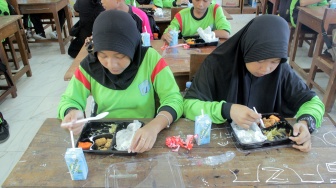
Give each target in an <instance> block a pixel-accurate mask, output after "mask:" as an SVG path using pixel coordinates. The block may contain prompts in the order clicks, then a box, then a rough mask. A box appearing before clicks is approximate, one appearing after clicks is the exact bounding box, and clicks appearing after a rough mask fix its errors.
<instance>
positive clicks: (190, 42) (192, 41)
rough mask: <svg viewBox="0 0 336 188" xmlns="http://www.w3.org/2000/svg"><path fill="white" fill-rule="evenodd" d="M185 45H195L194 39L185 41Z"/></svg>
mask: <svg viewBox="0 0 336 188" xmlns="http://www.w3.org/2000/svg"><path fill="white" fill-rule="evenodd" d="M186 42H187V44H195V39H194V38H190V39H187V40H186Z"/></svg>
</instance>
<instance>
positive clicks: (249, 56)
mask: <svg viewBox="0 0 336 188" xmlns="http://www.w3.org/2000/svg"><path fill="white" fill-rule="evenodd" d="M288 40H289V28H288V24H287V22H286V21H285V20H284V19H283V18H281V17H279V16H275V15H263V16H259V17H256V18H254V19H253V20H251V21H250V22H249V23H248V24H247V25H246V26H245V27H244V28H242V29H241V30H240V31H238V32H237V33H236V34H235V35H233V36H232V37H231V38H229V39H228V40H227V41H226V42H225V43H223V44H222V45H220V46H219V47H217V48H216V49H215V50H214V51H213V52H212V53H211V54H210V55H209V56H208V57H207V58H206V59H205V61H204V62H203V63H202V65H201V67H200V69H199V71H198V72H197V73H196V75H195V77H194V79H193V81H192V84H191V87H190V89H189V90H188V91H187V93H186V95H185V100H184V115H185V116H186V118H189V119H192V120H194V119H195V116H197V115H199V114H200V110H201V109H203V110H204V113H206V114H209V116H210V117H211V119H212V121H213V122H214V123H223V122H226V121H228V120H229V121H231V120H232V121H234V122H235V123H237V124H238V125H239V126H241V127H243V128H249V126H251V125H252V123H254V122H259V119H260V118H261V115H260V114H257V113H255V112H254V111H253V110H252V109H253V107H255V108H256V109H257V110H258V112H259V113H273V112H275V113H279V114H281V115H282V116H283V117H285V118H289V117H290V118H292V117H295V118H296V120H297V123H296V124H294V125H293V129H294V133H293V134H294V135H295V137H290V139H291V140H292V141H294V142H296V143H297V144H298V145H293V147H294V148H296V149H299V150H300V151H305V152H307V151H309V150H310V149H311V137H310V133H312V132H313V131H314V129H315V128H317V127H320V126H321V122H322V118H323V114H324V105H323V103H322V101H321V100H320V99H319V98H318V96H316V93H315V92H313V91H311V90H310V89H309V88H308V86H307V85H306V84H305V83H304V81H303V80H302V79H301V78H300V77H298V76H297V74H296V73H295V72H294V70H293V69H292V68H291V67H290V66H289V64H288V63H286V61H287V46H288Z"/></svg>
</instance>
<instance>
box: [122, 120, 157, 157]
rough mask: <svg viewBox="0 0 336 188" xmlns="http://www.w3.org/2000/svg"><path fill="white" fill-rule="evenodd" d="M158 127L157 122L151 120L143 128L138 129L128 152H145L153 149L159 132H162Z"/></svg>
mask: <svg viewBox="0 0 336 188" xmlns="http://www.w3.org/2000/svg"><path fill="white" fill-rule="evenodd" d="M157 127H158V125H156V124H155V122H153V121H151V122H149V123H148V124H146V125H145V126H143V127H142V128H140V129H138V130H137V131H136V132H135V134H134V137H133V140H132V143H131V146H130V149H129V151H128V152H132V153H134V152H137V153H143V152H145V151H149V150H150V149H152V147H153V145H154V143H155V141H156V138H157V134H158V133H159V132H160V130H158V129H157Z"/></svg>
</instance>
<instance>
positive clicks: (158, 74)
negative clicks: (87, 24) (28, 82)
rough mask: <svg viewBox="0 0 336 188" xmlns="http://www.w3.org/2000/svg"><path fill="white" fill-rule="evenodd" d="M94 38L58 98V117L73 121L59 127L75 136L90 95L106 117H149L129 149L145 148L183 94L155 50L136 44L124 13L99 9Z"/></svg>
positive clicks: (174, 115)
mask: <svg viewBox="0 0 336 188" xmlns="http://www.w3.org/2000/svg"><path fill="white" fill-rule="evenodd" d="M120 20H122V21H120ZM93 38H94V49H93V53H90V54H89V55H88V56H87V57H86V58H85V59H84V60H83V61H82V62H81V63H80V66H79V67H78V68H77V70H76V71H75V73H74V76H73V77H72V79H71V80H70V82H69V85H68V87H67V89H66V91H65V92H64V93H63V95H62V96H61V100H60V103H59V106H58V118H60V119H62V120H63V121H62V122H63V123H66V122H72V124H71V125H70V126H62V125H61V126H62V128H65V129H70V130H73V132H74V134H79V133H80V132H81V131H82V129H83V123H79V124H75V123H74V122H75V121H76V120H79V119H82V118H84V110H85V108H86V105H87V104H86V103H87V98H88V97H89V96H90V95H92V97H93V99H94V101H95V103H96V104H97V114H98V113H102V112H109V114H108V116H107V117H106V118H129V119H138V118H153V119H152V120H151V121H150V122H149V123H147V124H146V125H144V126H143V127H142V128H140V129H139V130H137V131H136V133H135V135H134V137H133V140H132V143H131V147H130V148H129V152H140V153H141V152H145V151H148V150H150V149H151V148H152V147H153V145H154V143H155V141H156V138H157V135H158V133H159V132H160V131H161V130H162V129H164V128H167V127H169V126H170V124H171V123H172V122H174V121H175V120H177V119H179V118H180V117H181V115H182V113H183V98H182V96H181V94H180V92H179V87H178V85H177V84H176V81H175V79H174V76H173V73H172V71H171V70H170V68H169V66H168V65H167V63H166V62H165V60H164V59H163V58H162V57H161V56H160V54H159V53H158V52H157V51H155V50H154V49H153V48H150V47H143V46H142V45H141V42H140V41H141V36H140V33H139V32H138V30H137V26H136V23H135V22H134V20H133V18H132V16H131V15H130V14H128V13H126V12H123V11H119V10H107V11H104V12H102V13H100V15H99V16H98V17H97V18H96V20H95V22H94V25H93ZM156 94H157V96H158V98H159V101H160V106H159V107H158V109H155V97H154V96H155V95H156Z"/></svg>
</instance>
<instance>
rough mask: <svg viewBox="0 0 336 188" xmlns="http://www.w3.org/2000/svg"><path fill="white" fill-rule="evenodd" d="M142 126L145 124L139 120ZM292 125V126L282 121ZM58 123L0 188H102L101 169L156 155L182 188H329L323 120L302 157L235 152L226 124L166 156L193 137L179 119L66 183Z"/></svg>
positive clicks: (45, 130) (95, 161) (334, 159)
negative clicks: (214, 160)
mask: <svg viewBox="0 0 336 188" xmlns="http://www.w3.org/2000/svg"><path fill="white" fill-rule="evenodd" d="M140 120H141V121H143V122H145V123H146V122H148V121H149V120H150V119H140ZM288 121H289V122H290V123H291V124H293V122H294V120H293V119H290V120H288ZM60 123H61V121H60V120H59V119H55V118H50V119H47V120H46V121H45V122H44V123H43V125H42V126H41V128H40V129H39V131H38V132H37V134H36V136H35V137H34V139H33V141H32V142H31V143H30V145H29V147H28V148H27V150H26V151H25V153H24V154H23V156H22V157H21V159H20V161H19V162H18V163H17V164H16V166H15V167H14V169H13V170H12V172H11V174H10V175H9V176H8V178H7V179H6V180H5V182H4V184H3V185H2V186H3V187H4V188H5V187H39V186H43V187H104V186H105V172H106V169H107V168H108V167H109V166H110V165H111V164H115V163H117V162H125V161H137V160H139V159H147V158H150V157H155V156H158V155H161V154H165V153H170V154H172V155H174V156H175V157H176V158H177V160H178V163H179V166H180V171H181V175H182V178H183V180H184V184H185V186H186V187H237V186H249V187H252V186H254V187H264V186H287V187H288V186H289V187H316V186H322V187H335V183H336V153H335V147H336V129H335V126H334V125H332V123H331V122H330V120H329V119H328V118H324V121H323V125H322V126H321V128H319V129H317V131H316V132H315V133H313V134H312V150H311V151H310V152H308V153H303V152H300V151H297V150H295V149H293V148H291V147H289V148H277V149H268V150H262V151H257V152H241V151H238V150H237V148H236V147H235V145H234V142H233V140H232V135H231V133H229V132H228V130H227V129H226V126H228V125H227V124H224V125H212V129H211V135H212V136H211V142H210V144H207V145H201V146H198V145H196V144H195V145H194V147H193V149H192V150H191V151H188V150H186V149H180V150H179V151H178V152H172V151H171V149H169V148H168V147H167V146H166V145H165V139H166V137H168V136H177V135H182V136H183V135H187V134H194V122H193V121H190V120H188V119H180V120H178V121H177V122H175V123H174V124H173V125H172V126H171V127H170V128H169V129H165V130H163V131H161V132H160V134H159V135H158V137H157V141H156V143H155V144H154V147H153V148H152V149H151V150H150V151H148V152H145V153H142V154H137V155H136V156H132V157H131V156H113V155H97V154H88V153H85V156H86V161H87V164H88V168H89V173H88V178H87V180H83V181H72V180H71V178H70V174H69V173H68V169H67V166H66V164H65V160H64V154H65V151H66V149H67V148H69V147H70V146H71V144H70V135H69V132H68V131H67V130H63V129H61V128H60V126H59V125H60ZM227 151H232V152H234V153H235V157H234V158H233V159H232V160H231V161H229V162H225V163H222V164H220V165H215V166H209V165H206V164H197V165H195V164H194V163H192V162H193V161H194V160H198V159H204V158H206V157H208V156H217V155H220V154H223V153H225V152H227Z"/></svg>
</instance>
